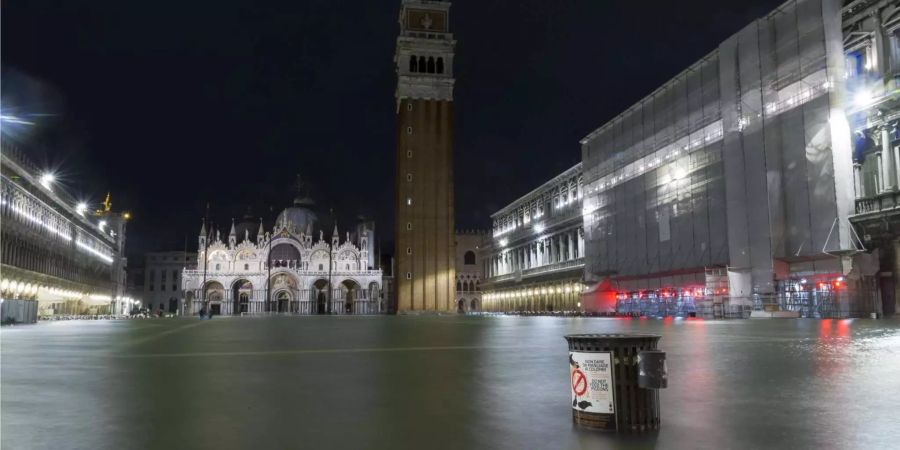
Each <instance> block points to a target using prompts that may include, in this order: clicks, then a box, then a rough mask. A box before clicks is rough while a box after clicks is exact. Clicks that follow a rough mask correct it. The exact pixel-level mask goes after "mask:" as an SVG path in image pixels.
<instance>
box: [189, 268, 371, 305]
mask: <svg viewBox="0 0 900 450" xmlns="http://www.w3.org/2000/svg"><path fill="white" fill-rule="evenodd" d="M286 276H287V275H286V274H283V273H282V274H277V275H275V276H273V277H272V291H271V292H270V293H268V294H269V295H268V298H266V297H267V293H266V291H265V289H254V286H253V283H251V282H250V281H249V280H247V279H243V278H241V279H237V280H235V281H234V282H232V283H231V286H230V289H228V290H226V288H225V286H224V285H223V284H222V283H221V282H219V281H215V280H210V281H208V282H207V283H206V284H205V285H204V287H203V289H201V292H199V293H197V295H193V292H191V293H189V294H188V301H194V300H201V299H203V298H204V297H205V299H206V301H207V302H209V307H210V313H212V314H222V313H225V314H229V313H230V314H235V315H237V314H242V313H252V312H261V309H260V308H262V307H261V306H259V305H261V304H262V303H261V302H264V301H265V300H268V301H269V302H271V303H270V304H269V305H267V306H266V308H270V309H268V311H271V312H279V313H299V314H335V313H337V314H357V313H363V314H369V313H373V312H377V308H375V307H374V306H373V305H370V304H369V303H372V302H376V303H377V302H378V301H379V300H380V287H379V286H378V283H376V282H374V281H373V282H371V283H370V284H369V286H368V288H367V289H363V286H361V285H360V283H359V282H358V281H356V280H353V279H344V280H340V281H339V282H336V283H333V284H332V285H331V290H332V295H331V296H329V295H328V288H329V286H328V281H327V280H325V279H317V280H316V281H315V282H313V283H312V284H311V285H310V286H309V288H308V289H301V287H300V286H299V285H298V284H297V282H296V280H294V279H293V278H292V277H287V278H284V277H286ZM229 294H230V295H229ZM360 302H362V303H360ZM202 307H204V305H202V304H199V305H197V307H196V308H194V309H195V310H197V309H198V308H202ZM195 312H196V311H195Z"/></svg>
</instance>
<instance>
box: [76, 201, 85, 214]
mask: <svg viewBox="0 0 900 450" xmlns="http://www.w3.org/2000/svg"><path fill="white" fill-rule="evenodd" d="M87 209H88V205H87V203H84V202H81V203H79V204H77V205H75V212H77V213H78V214H81V215H82V216H83V215H84V213H85V212H87Z"/></svg>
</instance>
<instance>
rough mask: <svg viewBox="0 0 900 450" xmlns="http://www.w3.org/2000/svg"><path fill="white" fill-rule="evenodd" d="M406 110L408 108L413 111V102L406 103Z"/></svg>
mask: <svg viewBox="0 0 900 450" xmlns="http://www.w3.org/2000/svg"><path fill="white" fill-rule="evenodd" d="M406 110H407V111H412V102H409V103H407V104H406Z"/></svg>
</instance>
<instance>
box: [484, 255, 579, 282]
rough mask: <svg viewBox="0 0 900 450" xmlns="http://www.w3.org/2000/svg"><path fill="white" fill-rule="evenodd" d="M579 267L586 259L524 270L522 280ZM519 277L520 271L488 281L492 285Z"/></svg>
mask: <svg viewBox="0 0 900 450" xmlns="http://www.w3.org/2000/svg"><path fill="white" fill-rule="evenodd" d="M579 267H584V258H576V259H570V260H567V261H560V262H556V263H551V264H545V265H543V266H538V267H532V268H529V269H525V270H522V278H527V277H533V276H535V275H543V274H545V273H551V272H560V271H563V270H568V269H575V268H579ZM518 277H519V271H518V270H517V271H514V272H512V273H506V274H503V275H498V276H496V277H490V278H488V279H487V281H488V282H490V283H497V282H501V281H508V280H513V279H516V278H518Z"/></svg>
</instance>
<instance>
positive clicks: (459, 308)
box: [456, 298, 466, 314]
mask: <svg viewBox="0 0 900 450" xmlns="http://www.w3.org/2000/svg"><path fill="white" fill-rule="evenodd" d="M456 312H458V313H460V314H462V313H464V312H466V299H464V298H461V299H459V301H457V302H456Z"/></svg>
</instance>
